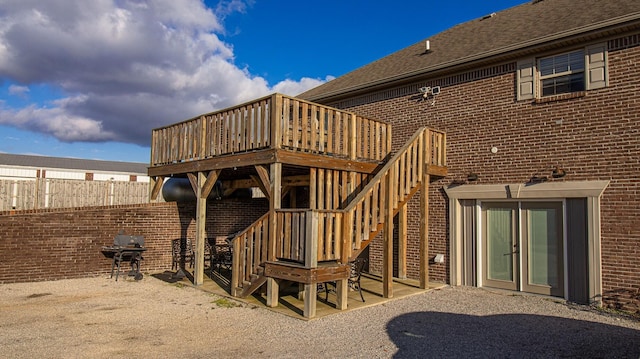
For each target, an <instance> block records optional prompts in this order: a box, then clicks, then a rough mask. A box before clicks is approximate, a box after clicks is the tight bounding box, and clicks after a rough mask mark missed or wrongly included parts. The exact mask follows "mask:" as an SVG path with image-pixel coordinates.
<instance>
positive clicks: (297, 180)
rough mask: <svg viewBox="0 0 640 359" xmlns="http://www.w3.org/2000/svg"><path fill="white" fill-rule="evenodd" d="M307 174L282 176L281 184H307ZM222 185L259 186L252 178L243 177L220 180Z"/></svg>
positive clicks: (226, 186) (224, 186)
mask: <svg viewBox="0 0 640 359" xmlns="http://www.w3.org/2000/svg"><path fill="white" fill-rule="evenodd" d="M308 185H309V175H295V176H287V177H282V186H283V187H285V186H287V187H298V186H308ZM222 187H223V188H224V189H231V190H236V189H240V188H251V187H259V184H258V181H256V179H254V178H245V179H237V180H228V181H222Z"/></svg>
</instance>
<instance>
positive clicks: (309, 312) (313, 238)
mask: <svg viewBox="0 0 640 359" xmlns="http://www.w3.org/2000/svg"><path fill="white" fill-rule="evenodd" d="M306 228H307V229H306V233H305V238H306V241H305V242H306V243H305V248H304V267H305V268H317V267H318V212H317V211H313V210H309V211H307V223H306ZM317 299H318V284H317V283H315V282H313V283H308V284H307V283H305V285H304V317H305V318H313V317H315V316H316V300H317Z"/></svg>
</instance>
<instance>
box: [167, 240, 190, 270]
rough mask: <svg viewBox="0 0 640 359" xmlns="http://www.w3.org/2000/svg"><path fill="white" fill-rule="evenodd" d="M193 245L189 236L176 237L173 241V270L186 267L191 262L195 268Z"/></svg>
mask: <svg viewBox="0 0 640 359" xmlns="http://www.w3.org/2000/svg"><path fill="white" fill-rule="evenodd" d="M193 257H194V256H193V246H192V244H191V240H189V238H176V239H173V240H172V241H171V270H176V269H179V268H184V266H185V265H186V264H187V263H189V268H193Z"/></svg>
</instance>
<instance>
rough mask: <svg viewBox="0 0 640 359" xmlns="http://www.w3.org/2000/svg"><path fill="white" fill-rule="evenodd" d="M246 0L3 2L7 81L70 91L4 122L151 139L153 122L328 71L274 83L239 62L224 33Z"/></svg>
mask: <svg viewBox="0 0 640 359" xmlns="http://www.w3.org/2000/svg"><path fill="white" fill-rule="evenodd" d="M246 9H247V5H246V2H243V1H239V0H231V1H223V2H221V3H220V4H219V6H218V7H217V8H216V9H209V8H206V7H205V5H204V3H203V2H202V1H199V0H153V1H151V0H146V1H145V0H138V1H134V0H121V1H113V0H91V1H86V0H47V1H42V0H4V1H2V2H0V81H1V80H5V81H9V82H10V83H14V84H15V85H13V86H12V87H11V88H10V89H9V91H10V93H12V94H26V93H27V92H28V86H29V85H31V84H46V85H48V86H50V87H52V88H56V89H59V90H61V93H63V94H66V95H65V96H67V97H66V98H62V99H58V100H57V101H55V102H52V103H50V104H48V105H47V107H44V105H39V106H42V107H39V106H36V105H32V106H29V107H25V108H17V109H16V108H14V109H11V108H7V107H6V106H5V107H4V108H0V123H2V124H5V125H11V126H14V127H17V128H21V129H27V130H32V131H38V132H42V133H45V134H50V135H53V136H55V137H56V138H58V139H60V140H62V141H122V142H130V143H138V144H147V143H148V141H149V139H150V133H151V129H152V128H155V127H159V126H163V125H166V124H168V123H174V122H177V121H180V120H183V119H186V118H190V117H193V116H196V115H198V114H200V113H204V112H209V111H212V110H215V109H220V108H224V107H228V106H232V105H235V104H238V103H241V102H244V101H248V100H251V99H253V98H257V97H260V96H263V95H266V94H268V93H271V92H281V93H285V94H289V95H296V94H298V93H301V92H303V91H305V90H307V89H309V88H311V87H315V86H317V85H318V84H320V83H322V82H323V80H320V79H310V78H303V79H300V80H290V79H287V80H283V81H281V82H279V83H278V84H275V85H274V86H270V85H269V84H268V83H267V81H266V80H265V79H264V78H262V77H259V76H254V75H252V74H251V73H250V72H249V71H248V70H247V69H246V68H239V67H238V66H237V65H235V64H234V54H233V46H232V45H231V44H228V43H225V42H224V41H221V40H220V38H219V36H218V35H217V34H223V33H224V32H225V29H224V27H223V24H222V19H223V18H224V17H225V16H226V15H228V14H230V13H232V12H244V11H246Z"/></svg>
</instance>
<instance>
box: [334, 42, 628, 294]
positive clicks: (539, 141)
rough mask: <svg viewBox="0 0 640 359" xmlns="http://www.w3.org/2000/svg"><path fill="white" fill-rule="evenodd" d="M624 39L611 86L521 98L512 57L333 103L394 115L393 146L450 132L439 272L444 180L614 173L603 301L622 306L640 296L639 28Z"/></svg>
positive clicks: (436, 216)
mask: <svg viewBox="0 0 640 359" xmlns="http://www.w3.org/2000/svg"><path fill="white" fill-rule="evenodd" d="M626 40H628V41H616V40H612V41H610V42H609V52H608V76H609V85H608V86H607V87H606V88H603V89H599V90H591V91H587V92H583V93H581V94H579V95H577V96H575V95H573V94H572V95H570V96H566V95H565V96H558V97H555V98H554V99H553V100H550V101H540V100H539V101H538V102H532V101H531V100H528V101H517V99H516V63H515V61H514V62H511V63H503V64H499V65H497V66H494V67H488V68H485V69H480V70H476V71H470V72H466V73H463V74H455V75H452V76H449V77H442V78H433V79H425V80H422V81H419V82H414V83H411V84H408V85H404V86H402V87H397V88H393V89H388V90H384V91H380V92H376V93H371V94H367V95H366V96H360V97H354V98H351V99H347V100H342V101H340V102H338V103H332V104H330V105H332V106H335V107H338V108H343V109H344V108H348V109H349V110H351V111H354V112H356V113H358V114H360V115H363V116H367V117H371V118H376V119H381V120H386V121H390V122H391V123H392V124H393V146H394V148H395V149H397V148H398V147H400V146H401V145H402V144H403V143H404V142H405V141H406V140H407V139H408V138H409V136H411V134H413V132H414V131H415V130H416V129H417V128H418V127H420V126H428V127H431V128H434V129H437V130H442V131H445V132H446V134H447V161H448V169H449V174H448V176H446V178H444V179H441V180H439V181H437V182H435V183H432V186H431V189H430V190H431V192H430V198H429V201H430V203H429V206H430V209H429V210H430V212H429V227H430V229H429V236H430V245H429V253H430V254H431V255H435V254H436V253H443V254H445V258H446V259H447V263H445V264H432V265H431V266H430V276H431V280H433V281H439V282H447V281H448V278H449V266H448V260H449V243H448V238H449V227H448V226H449V223H448V211H449V209H448V198H447V196H446V194H445V192H444V190H443V188H444V187H446V186H448V185H451V184H452V183H454V182H464V181H465V180H466V177H467V174H469V173H476V174H478V176H479V179H478V181H476V182H474V183H477V184H501V183H525V182H527V181H528V180H529V179H530V178H531V177H532V176H534V175H547V176H548V175H550V174H551V171H552V169H553V168H554V167H555V166H558V167H560V168H563V169H565V170H566V172H567V175H566V176H565V177H564V178H561V179H552V180H553V181H583V180H610V184H609V186H608V187H607V188H606V190H605V192H604V194H603V195H602V197H601V203H600V204H601V207H600V208H601V247H602V248H601V251H602V252H601V253H602V283H603V288H602V289H603V295H604V302H605V304H607V303H608V304H612V305H616V306H617V305H621V306H624V305H627V304H628V303H631V302H632V301H633V299H632V298H634V296H635V298H636V299H635V300H636V301H637V300H638V299H637V298H640V179H639V177H638V170H639V169H640V46H639V43H638V36H637V35H636V36H631V37H628V38H626ZM435 85H441V86H442V87H441V93H440V94H439V95H438V96H437V97H436V99H435V100H436V101H435V104H433V105H432V103H431V101H430V100H428V101H419V100H418V98H419V96H415V95H416V94H418V91H417V89H418V88H419V87H422V86H435ZM418 95H419V94H418ZM494 146H495V147H497V148H498V152H497V153H496V154H493V153H491V151H490V149H491V148H492V147H494ZM418 204H419V197H418V196H417V195H416V196H415V197H414V199H412V200H411V202H410V203H409V219H408V222H409V223H410V228H409V231H408V246H409V248H408V275H409V277H412V278H417V277H418V275H419V273H418V270H419V267H418V225H417V224H418V223H419V209H418ZM412 223H413V224H415V225H411V224H412ZM370 256H371V258H370V259H371V263H370V270H371V271H373V272H381V261H380V260H378V259H381V258H382V247H381V242H380V241H378V242H376V243H373V244H372V246H371V248H370Z"/></svg>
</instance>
